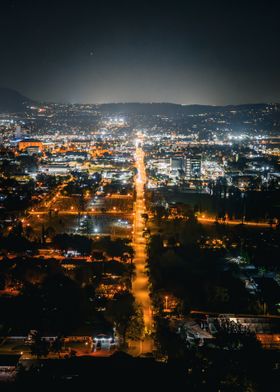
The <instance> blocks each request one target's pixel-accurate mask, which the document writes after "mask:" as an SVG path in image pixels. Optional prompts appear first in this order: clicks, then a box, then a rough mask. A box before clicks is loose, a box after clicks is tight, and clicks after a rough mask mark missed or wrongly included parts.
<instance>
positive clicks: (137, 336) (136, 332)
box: [126, 305, 145, 340]
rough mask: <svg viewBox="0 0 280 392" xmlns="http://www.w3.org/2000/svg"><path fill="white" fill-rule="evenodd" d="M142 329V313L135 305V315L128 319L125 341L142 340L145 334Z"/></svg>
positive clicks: (143, 326)
mask: <svg viewBox="0 0 280 392" xmlns="http://www.w3.org/2000/svg"><path fill="white" fill-rule="evenodd" d="M144 328H145V325H144V319H143V312H142V310H141V308H140V307H139V306H138V305H135V314H134V315H133V316H132V317H131V319H130V323H129V326H128V329H127V331H126V339H131V340H142V339H143V337H144V332H145V330H144Z"/></svg>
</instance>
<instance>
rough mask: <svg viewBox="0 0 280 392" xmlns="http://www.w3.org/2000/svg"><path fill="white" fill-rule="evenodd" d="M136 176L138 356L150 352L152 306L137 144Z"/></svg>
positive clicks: (134, 285) (141, 156)
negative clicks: (140, 324)
mask: <svg viewBox="0 0 280 392" xmlns="http://www.w3.org/2000/svg"><path fill="white" fill-rule="evenodd" d="M135 162H136V168H137V175H136V176H135V189H136V201H135V204H134V213H135V215H134V235H133V247H134V251H135V257H134V264H135V278H134V280H133V282H132V291H133V295H134V297H135V299H136V301H137V302H138V303H139V305H140V306H141V308H142V311H143V318H144V325H145V332H146V337H145V339H144V341H143V342H141V344H140V354H144V353H148V352H152V350H153V340H152V338H151V337H150V335H149V334H150V333H151V332H152V329H153V315H152V306H151V299H150V293H149V279H148V276H147V273H146V262H147V250H146V239H145V238H144V237H143V230H144V228H145V222H144V219H143V217H142V214H144V213H145V212H146V208H145V192H144V185H145V183H146V171H145V164H144V151H143V149H142V148H141V146H140V143H137V146H136V152H135Z"/></svg>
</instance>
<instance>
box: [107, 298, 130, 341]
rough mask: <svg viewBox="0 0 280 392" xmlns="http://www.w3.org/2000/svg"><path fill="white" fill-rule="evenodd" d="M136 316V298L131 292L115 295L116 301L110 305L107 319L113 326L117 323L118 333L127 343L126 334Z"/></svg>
mask: <svg viewBox="0 0 280 392" xmlns="http://www.w3.org/2000/svg"><path fill="white" fill-rule="evenodd" d="M134 315H135V304H134V297H133V296H132V294H131V293H129V292H124V293H120V294H117V295H115V297H114V299H113V300H112V301H111V302H110V303H109V305H108V307H107V309H106V312H105V317H106V318H107V320H108V321H109V322H111V323H112V324H114V323H115V325H116V328H117V331H118V332H119V334H120V335H121V337H122V339H123V343H124V344H125V342H126V333H127V330H128V327H129V324H130V321H131V318H132V316H134Z"/></svg>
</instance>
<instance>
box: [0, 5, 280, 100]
mask: <svg viewBox="0 0 280 392" xmlns="http://www.w3.org/2000/svg"><path fill="white" fill-rule="evenodd" d="M87 3H88V2H86V1H79V2H76V1H75V2H74V1H72V2H71V1H67V2H66V1H59V2H56V3H55V2H52V1H48V2H38V1H24V0H22V1H6V2H4V5H3V6H2V5H1V7H2V12H1V13H2V17H1V25H0V41H1V63H0V70H1V72H0V85H1V86H5V87H11V88H14V89H17V90H19V91H20V92H22V93H23V94H25V95H28V96H30V97H31V98H35V99H41V100H49V101H64V102H92V103H100V102H129V101H134V102H135V101H139V102H152V101H153V102H156V101H157V102H163V101H165V102H167V101H169V102H178V103H184V104H188V103H207V104H228V103H246V102H264V101H266V102H267V101H270V102H271V101H280V96H279V94H280V93H279V91H280V89H279V87H280V73H279V72H278V70H279V69H280V52H279V50H278V42H279V35H280V34H279V30H280V27H279V26H280V25H279V23H278V15H279V13H278V11H279V10H278V8H279V7H278V6H277V5H276V2H271V3H270V2H269V1H267V2H263V1H262V2H258V1H246V2H244V1H243V2H241V1H234V2H233V1H232V2H225V1H223V2H222V1H220V2H217V1H184V2H182V1H172V2H169V3H168V4H166V5H163V4H162V2H146V1H142V2H136V1H135V2H133V1H131V2H127V3H124V2H120V1H119V2H118V1H115V2H114V3H113V2H112V4H110V2H106V4H104V5H102V4H101V2H95V1H92V2H90V4H87ZM149 3H150V4H149ZM151 3H152V5H151ZM182 3H183V4H182ZM244 3H245V4H244Z"/></svg>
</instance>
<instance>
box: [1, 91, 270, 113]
mask: <svg viewBox="0 0 280 392" xmlns="http://www.w3.org/2000/svg"><path fill="white" fill-rule="evenodd" d="M32 104H34V105H42V103H41V102H36V101H34V100H32V99H30V98H27V97H25V96H24V95H22V94H20V93H19V92H18V91H16V90H12V89H9V88H0V113H17V112H24V111H26V107H27V106H28V105H32ZM97 106H98V109H99V110H100V111H101V112H104V113H106V112H107V113H108V112H110V113H116V114H117V113H126V114H130V113H131V114H132V113H134V114H148V115H149V114H150V115H153V114H154V115H155V114H160V115H164V114H166V115H171V114H173V115H174V114H185V115H186V114H199V113H205V112H207V113H211V112H212V113H216V112H219V111H231V110H242V109H243V110H250V109H254V110H258V109H263V108H265V107H266V106H267V104H265V103H256V104H243V105H227V106H211V105H180V104H174V103H138V102H129V103H105V104H100V105H97Z"/></svg>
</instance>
